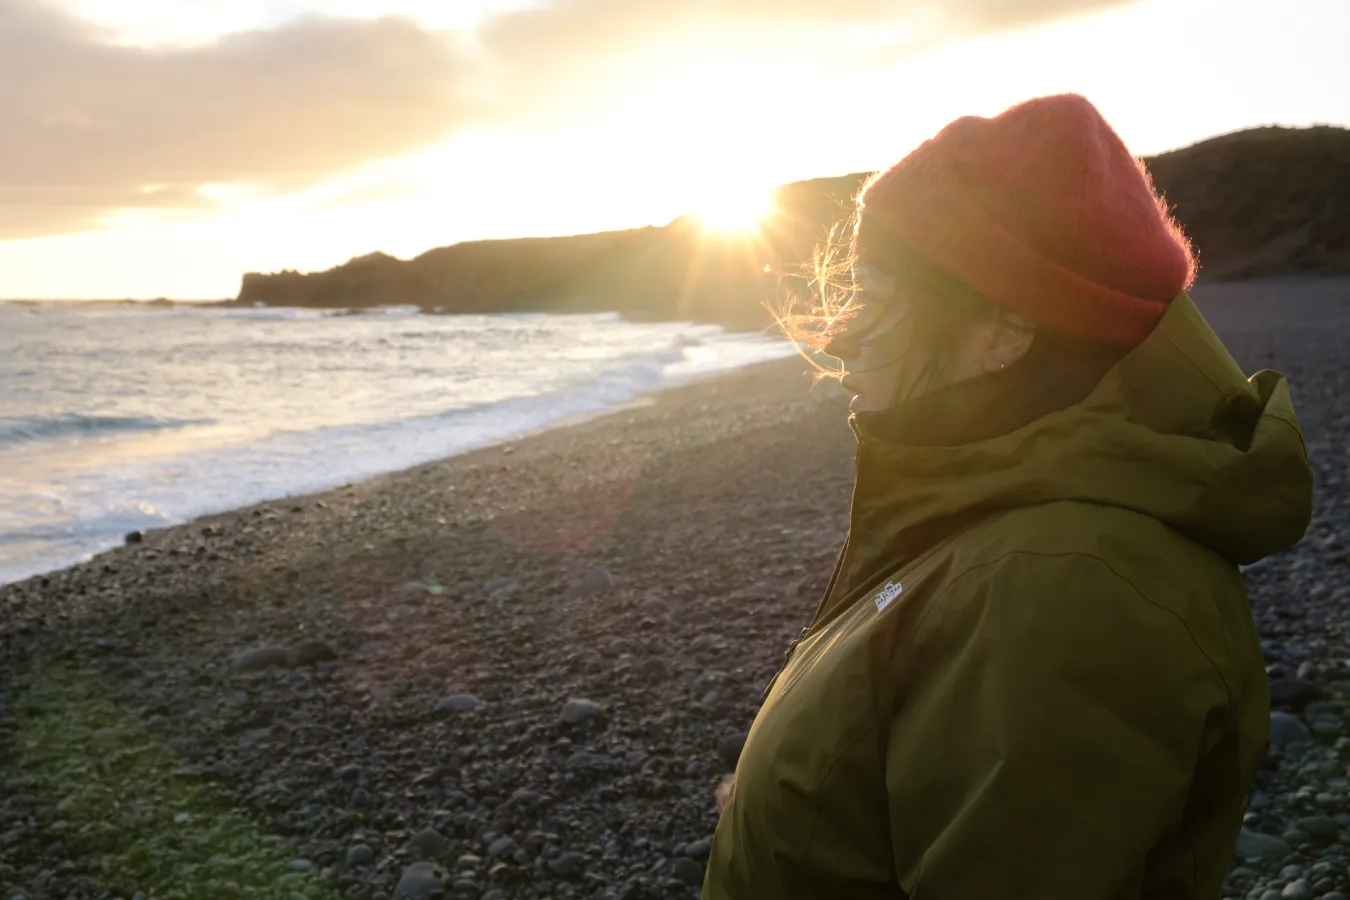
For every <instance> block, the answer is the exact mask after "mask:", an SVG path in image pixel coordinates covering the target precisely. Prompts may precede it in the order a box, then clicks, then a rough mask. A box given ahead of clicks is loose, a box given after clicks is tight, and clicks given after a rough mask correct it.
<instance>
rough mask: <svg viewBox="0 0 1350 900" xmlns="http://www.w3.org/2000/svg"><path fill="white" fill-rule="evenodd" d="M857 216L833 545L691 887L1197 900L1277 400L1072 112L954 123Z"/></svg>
mask: <svg viewBox="0 0 1350 900" xmlns="http://www.w3.org/2000/svg"><path fill="white" fill-rule="evenodd" d="M857 206H858V215H857V216H856V217H855V225H854V228H853V229H852V233H851V234H850V235H849V243H848V247H847V254H848V258H847V260H846V262H847V264H848V268H847V271H848V276H849V277H848V278H847V281H848V284H847V288H848V290H847V292H846V296H845V298H844V299H846V300H847V302H846V303H844V304H843V305H842V309H841V308H839V307H840V304H839V303H838V302H835V301H833V298H832V297H831V296H830V293H831V290H830V288H829V287H828V285H829V284H830V283H831V282H832V281H836V280H838V279H834V278H831V277H828V276H829V275H830V272H829V271H826V272H825V273H824V274H825V276H826V277H822V278H821V279H820V280H819V281H818V283H819V284H822V285H825V286H826V287H825V289H824V291H823V292H824V294H825V296H824V298H823V299H824V301H825V303H824V305H825V307H826V311H825V316H824V319H823V321H824V322H825V323H826V327H825V329H824V331H825V333H824V337H825V339H826V340H827V341H828V343H827V344H826V347H825V350H826V352H827V353H828V354H829V355H832V356H835V357H837V358H838V359H839V361H840V362H841V364H842V369H843V371H844V375H843V383H844V385H845V386H846V387H848V388H850V389H851V390H853V391H854V392H855V393H856V394H857V396H856V397H855V398H854V400H853V403H852V410H853V415H852V417H851V422H852V425H853V428H854V432H855V434H856V435H857V438H858V456H857V481H856V486H855V489H854V494H853V506H852V511H851V515H850V531H849V536H848V539H847V541H846V543H845V545H844V550H843V552H842V554H841V556H840V559H839V564H838V566H837V568H836V571H835V574H834V576H833V578H832V579H831V582H830V586H829V588H828V589H827V591H826V595H825V597H824V598H823V600H822V602H821V604H820V606H819V608H818V610H817V612H816V615H815V617H814V620H813V621H812V623H811V624H810V627H809V628H807V629H806V630H804V631H803V632H802V635H801V637H800V638H799V639H798V640H797V641H796V642H794V644H793V646H792V648H791V649H790V650H789V652H788V657H787V660H786V662H785V663H784V665H783V667H782V669H781V670H780V671H779V673H778V674H777V676H775V678H774V680H773V681H772V682H771V684H770V686H769V689H768V690H767V691H766V694H765V702H764V705H763V707H762V708H761V709H760V712H759V715H758V716H757V718H756V720H755V723H754V726H753V727H752V728H751V730H750V734H749V737H748V739H747V741H746V745H745V748H744V751H743V752H742V755H741V758H740V762H739V764H738V766H737V772H736V778H735V781H734V783H733V784H732V786H731V788H730V791H729V794H728V795H727V796H726V798H725V807H724V809H723V811H722V817H721V821H720V823H719V825H718V829H717V835H716V839H715V841H714V846H713V850H712V856H711V859H710V861H709V865H708V870H707V876H706V881H705V883H704V889H703V896H704V897H705V898H706V900H750V898H761V897H762V898H782V900H794V898H816V900H862V898H873V897H875V898H883V897H884V898H890V900H894V898H898V897H910V898H916V900H921V898H935V900H968V898H969V900H974V898H979V900H998V898H1008V900H1012V898H1018V900H1049V898H1075V900H1093V898H1102V900H1105V898H1112V900H1114V898H1164V897H1165V898H1182V897H1207V898H1217V897H1218V896H1219V891H1220V885H1221V882H1222V880H1223V878H1224V875H1225V873H1226V871H1227V869H1228V866H1229V863H1230V861H1231V857H1232V853H1233V847H1234V843H1235V840H1236V837H1237V834H1238V830H1239V827H1240V824H1241V821H1242V816H1243V812H1244V807H1245V801H1246V795H1247V792H1248V790H1249V788H1250V786H1251V783H1252V780H1253V778H1254V776H1255V773H1256V769H1257V764H1258V762H1259V761H1260V759H1261V757H1262V756H1263V755H1264V753H1265V749H1266V744H1267V737H1268V729H1269V694H1268V688H1267V684H1266V676H1265V670H1264V666H1263V663H1262V657H1261V647H1260V644H1259V643H1258V639H1257V633H1256V628H1255V624H1254V622H1253V618H1252V613H1251V609H1250V607H1249V605H1248V602H1247V598H1246V594H1245V592H1244V588H1243V583H1242V578H1241V576H1240V574H1239V571H1238V566H1239V565H1240V564H1246V563H1251V562H1254V561H1255V560H1257V559H1260V558H1261V557H1263V556H1266V555H1267V554H1270V553H1273V552H1275V551H1277V550H1280V549H1282V548H1284V547H1287V546H1289V545H1290V544H1292V543H1294V542H1295V541H1297V540H1298V539H1299V537H1300V536H1301V535H1302V534H1303V531H1304V529H1305V528H1306V527H1307V524H1308V519H1309V515H1310V507H1311V485H1312V476H1311V470H1310V468H1309V466H1308V462H1307V458H1306V455H1305V452H1304V448H1303V441H1302V437H1301V435H1300V432H1299V427H1298V423H1297V421H1296V419H1295V418H1294V413H1293V409H1292V407H1291V404H1290V400H1289V393H1288V390H1287V387H1286V385H1285V383H1284V380H1283V378H1282V377H1281V376H1280V375H1278V374H1277V373H1274V372H1260V373H1258V374H1257V375H1256V376H1254V377H1253V378H1251V379H1250V380H1249V379H1247V378H1245V377H1244V376H1243V374H1242V372H1241V371H1240V370H1239V369H1238V367H1237V365H1236V364H1235V363H1234V362H1233V360H1232V358H1231V357H1230V356H1229V355H1228V353H1227V352H1226V351H1225V350H1224V348H1223V346H1222V344H1221V343H1220V342H1219V340H1218V338H1217V337H1215V335H1214V333H1213V332H1212V331H1211V330H1210V328H1209V327H1208V326H1207V325H1206V323H1205V321H1204V319H1203V318H1202V317H1201V316H1200V314H1199V313H1198V312H1197V310H1196V308H1195V307H1194V306H1193V305H1192V303H1191V301H1190V299H1189V298H1188V297H1187V295H1186V294H1185V290H1186V288H1187V287H1188V286H1189V285H1190V282H1191V280H1192V278H1193V275H1194V269H1195V265H1194V262H1193V257H1192V255H1191V251H1190V247H1189V245H1188V244H1187V242H1186V239H1185V238H1184V237H1183V236H1182V234H1181V232H1180V230H1179V229H1178V228H1177V226H1176V225H1175V224H1174V223H1173V222H1172V220H1171V219H1170V218H1169V216H1168V215H1167V212H1166V208H1165V207H1164V205H1163V204H1162V202H1161V201H1160V200H1159V199H1158V198H1157V197H1156V195H1155V194H1154V192H1153V189H1152V186H1151V184H1150V182H1149V180H1148V178H1147V175H1146V174H1145V173H1144V171H1143V169H1142V168H1141V167H1140V166H1139V164H1138V163H1137V162H1136V161H1135V159H1134V158H1133V157H1131V156H1130V154H1129V152H1128V151H1127V150H1126V148H1125V146H1124V145H1123V144H1122V143H1121V141H1120V139H1119V137H1118V136H1117V135H1116V134H1115V132H1114V131H1112V129H1111V127H1110V126H1109V125H1108V124H1107V123H1106V122H1105V121H1104V120H1103V119H1102V118H1101V115H1100V114H1099V113H1098V112H1097V110H1096V109H1095V108H1094V107H1093V106H1092V105H1091V104H1090V103H1088V102H1087V101H1086V100H1084V99H1083V98H1081V97H1077V96H1058V97H1044V98H1040V99H1036V100H1032V101H1029V102H1027V103H1024V104H1022V105H1020V106H1016V107H1014V108H1012V109H1010V110H1008V111H1007V112H1005V113H1003V114H1002V115H999V116H997V117H994V118H992V119H985V118H977V117H967V118H963V119H959V120H957V121H955V122H953V123H951V124H950V125H948V126H947V127H946V128H944V129H943V130H942V131H941V132H940V133H939V134H938V135H937V136H936V137H934V138H933V139H931V140H929V141H928V142H927V143H925V144H923V145H922V146H920V147H919V148H918V149H916V150H915V151H913V152H912V153H911V154H910V155H909V156H907V157H905V158H904V159H903V160H901V161H900V162H899V163H898V164H897V165H896V166H895V167H894V168H892V169H891V170H889V171H887V172H884V173H882V174H880V175H879V176H877V177H875V178H873V179H872V180H871V181H870V182H869V183H868V185H867V186H866V187H865V188H864V189H863V192H862V193H861V195H860V196H859V199H858V204H857ZM826 269H827V270H828V269H830V267H829V266H827V267H826ZM833 271H835V272H837V271H838V269H837V268H836V269H834V270H833Z"/></svg>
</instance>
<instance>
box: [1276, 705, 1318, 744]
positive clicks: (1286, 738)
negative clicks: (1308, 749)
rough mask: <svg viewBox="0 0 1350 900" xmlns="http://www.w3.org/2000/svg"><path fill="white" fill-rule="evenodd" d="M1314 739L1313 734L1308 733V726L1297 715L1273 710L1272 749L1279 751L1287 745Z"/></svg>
mask: <svg viewBox="0 0 1350 900" xmlns="http://www.w3.org/2000/svg"><path fill="white" fill-rule="evenodd" d="M1310 740H1312V735H1311V734H1309V733H1308V729H1307V727H1306V726H1305V725H1304V724H1303V723H1302V722H1301V721H1299V719H1298V717H1297V716H1293V715H1290V714H1289V713H1286V712H1273V713H1271V714H1270V749H1271V751H1272V752H1275V753H1278V752H1279V751H1281V750H1283V749H1284V748H1285V747H1289V746H1292V745H1295V744H1306V743H1307V742H1308V741H1310Z"/></svg>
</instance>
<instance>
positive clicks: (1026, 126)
mask: <svg viewBox="0 0 1350 900" xmlns="http://www.w3.org/2000/svg"><path fill="white" fill-rule="evenodd" d="M858 208H859V210H860V211H861V212H862V213H863V214H864V216H865V218H866V219H870V220H875V221H876V222H877V224H879V225H880V226H882V227H883V228H885V229H886V230H887V231H888V232H890V233H891V234H892V235H893V236H894V237H896V238H898V239H899V240H900V241H901V242H902V243H904V244H906V245H908V246H909V247H910V248H912V249H913V250H915V251H916V252H917V253H919V254H920V255H921V256H923V257H925V258H926V259H927V260H928V261H929V262H931V263H933V264H934V265H936V266H937V267H938V268H940V269H943V270H945V271H946V272H947V273H948V274H950V275H953V276H955V277H956V278H959V279H960V280H961V281H963V282H965V283H966V284H967V285H969V286H970V287H972V288H974V289H975V290H976V291H978V292H980V293H981V294H983V295H984V296H985V297H987V298H988V299H989V300H992V301H993V302H995V303H997V304H999V305H1001V306H1004V307H1007V308H1009V309H1012V310H1016V311H1017V312H1020V313H1022V314H1023V315H1025V316H1027V317H1029V318H1030V319H1032V320H1033V321H1036V322H1038V323H1041V324H1044V325H1047V326H1049V327H1051V328H1055V329H1058V330H1060V331H1063V332H1066V333H1068V334H1072V335H1076V336H1078V337H1081V338H1087V339H1089V340H1096V341H1104V342H1108V343H1112V344H1118V345H1123V346H1134V345H1135V344H1137V343H1139V342H1140V341H1142V340H1143V339H1144V338H1145V337H1146V336H1147V335H1148V334H1149V332H1151V331H1152V330H1153V327H1154V326H1155V325H1156V324H1157V323H1158V320H1159V319H1160V318H1162V315H1163V313H1164V312H1165V311H1166V309H1167V302H1168V301H1169V300H1170V299H1171V298H1172V297H1173V296H1175V295H1176V294H1177V293H1178V292H1180V291H1183V290H1185V289H1186V288H1187V287H1189V286H1190V284H1191V281H1192V280H1193V279H1194V277H1195V260H1194V258H1193V257H1192V255H1191V247H1190V243H1189V242H1188V241H1187V240H1186V237H1185V236H1184V235H1183V234H1182V233H1181V229H1180V228H1179V227H1178V226H1177V224H1176V223H1175V222H1174V221H1173V220H1172V218H1171V217H1170V216H1169V215H1168V213H1167V208H1166V206H1165V205H1164V204H1163V203H1162V201H1161V200H1160V199H1159V198H1158V196H1157V195H1156V194H1155V193H1154V191H1153V185H1152V183H1151V182H1150V180H1149V178H1148V175H1147V174H1146V173H1145V171H1144V169H1143V166H1142V165H1141V164H1140V163H1139V162H1138V161H1137V160H1136V159H1135V158H1134V157H1133V156H1131V155H1130V152H1129V150H1127V149H1126V148H1125V144H1124V143H1123V142H1122V141H1121V139H1120V137H1119V135H1117V134H1116V133H1115V131H1114V130H1112V128H1111V126H1110V125H1108V124H1107V122H1106V120H1105V119H1103V118H1102V115H1101V113H1100V112H1098V111H1097V108H1096V107H1094V106H1093V105H1092V104H1091V103H1089V102H1088V101H1087V100H1086V99H1084V98H1083V97H1080V96H1078V95H1076V94H1064V95H1059V96H1054V97H1039V98H1037V99H1035V100H1028V101H1027V102H1025V103H1022V104H1019V105H1017V106H1014V107H1012V108H1011V109H1009V110H1007V111H1006V112H1004V113H1002V114H1000V115H998V116H995V117H993V118H992V119H986V118H982V117H979V116H965V117H963V118H960V119H957V120H956V121H955V122H952V123H951V124H950V125H948V126H947V127H945V128H943V129H942V131H940V132H938V134H937V136H936V137H933V138H932V139H930V140H928V141H926V142H925V143H923V144H922V145H920V146H919V147H918V148H917V149H915V150H914V151H913V152H912V153H910V154H909V155H908V156H906V157H905V158H904V159H902V160H900V162H898V163H897V164H896V165H895V166H894V167H893V168H891V169H890V170H889V171H886V172H883V173H881V174H880V175H878V176H877V177H875V178H874V179H873V180H872V181H871V183H870V184H869V185H868V186H867V187H866V188H864V190H863V193H862V194H861V195H860V197H859V198H858Z"/></svg>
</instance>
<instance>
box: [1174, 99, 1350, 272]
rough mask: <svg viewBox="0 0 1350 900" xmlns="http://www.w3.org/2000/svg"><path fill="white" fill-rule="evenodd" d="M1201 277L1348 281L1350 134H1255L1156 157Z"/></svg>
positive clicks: (1326, 129) (1323, 130)
mask: <svg viewBox="0 0 1350 900" xmlns="http://www.w3.org/2000/svg"><path fill="white" fill-rule="evenodd" d="M1148 167H1149V171H1150V172H1151V173H1152V174H1153V182H1154V184H1155V185H1156V186H1157V188H1158V189H1159V190H1161V191H1162V192H1163V194H1164V195H1165V196H1166V197H1167V200H1168V202H1169V203H1171V204H1172V205H1173V206H1174V207H1175V213H1176V217H1177V219H1178V220H1180V221H1181V223H1182V225H1183V226H1185V229H1186V233H1187V234H1188V235H1190V238H1191V240H1192V242H1194V244H1195V246H1196V248H1197V249H1198V250H1199V252H1200V272H1201V277H1202V278H1207V279H1211V280H1216V281H1221V280H1222V281H1231V280H1235V279H1241V278H1256V277H1265V276H1270V275H1290V274H1302V273H1306V274H1318V275H1345V274H1350V131H1347V130H1346V129H1344V128H1333V127H1330V126H1319V127H1316V128H1254V129H1251V130H1248V131H1239V132H1235V133H1233V134H1227V135H1224V136H1222V137H1217V138H1211V139H1210V140H1207V141H1203V142H1201V143H1199V144H1196V145H1194V146H1191V147H1186V148H1184V149H1181V150H1174V151H1172V152H1171V153H1164V154H1162V155H1161V156H1156V157H1154V158H1152V159H1150V160H1148Z"/></svg>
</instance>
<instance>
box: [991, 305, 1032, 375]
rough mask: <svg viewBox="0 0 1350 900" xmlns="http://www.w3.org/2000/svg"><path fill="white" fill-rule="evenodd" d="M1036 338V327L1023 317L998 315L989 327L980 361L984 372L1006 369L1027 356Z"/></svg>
mask: <svg viewBox="0 0 1350 900" xmlns="http://www.w3.org/2000/svg"><path fill="white" fill-rule="evenodd" d="M1035 337H1036V326H1035V325H1033V324H1032V323H1031V322H1030V321H1029V320H1028V319H1026V318H1025V317H1024V316H1020V315H1017V314H1015V313H1013V314H1004V315H1000V316H999V317H998V318H997V319H995V320H994V322H993V323H991V324H990V326H989V332H988V336H987V339H986V342H985V347H984V354H983V356H984V358H983V359H982V360H981V362H982V364H983V368H984V371H986V372H997V371H999V370H1000V369H1006V368H1008V366H1011V365H1012V364H1013V363H1015V362H1017V361H1018V360H1019V359H1021V358H1022V357H1024V356H1026V355H1027V351H1028V350H1030V349H1031V342H1032V341H1033V340H1034V339H1035Z"/></svg>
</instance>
